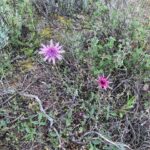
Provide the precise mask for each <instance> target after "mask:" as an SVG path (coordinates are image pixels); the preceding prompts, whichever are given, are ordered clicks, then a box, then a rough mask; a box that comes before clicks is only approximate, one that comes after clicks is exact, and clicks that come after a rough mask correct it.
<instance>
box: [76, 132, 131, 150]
mask: <svg viewBox="0 0 150 150" xmlns="http://www.w3.org/2000/svg"><path fill="white" fill-rule="evenodd" d="M91 134H96V135H98V136H99V137H101V138H102V139H103V140H105V141H106V142H108V143H110V144H112V145H114V146H116V147H117V148H119V149H120V147H121V146H123V147H126V148H128V149H129V150H132V149H131V148H130V147H129V146H128V145H126V144H122V143H119V142H113V141H111V140H109V139H108V138H106V137H105V136H104V135H102V134H101V133H99V132H96V131H90V132H86V133H85V134H84V135H83V136H82V137H81V138H80V139H79V140H78V141H77V142H79V141H81V140H82V139H83V138H84V137H85V136H88V135H91Z"/></svg>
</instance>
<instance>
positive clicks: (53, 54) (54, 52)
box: [47, 48, 58, 57]
mask: <svg viewBox="0 0 150 150" xmlns="http://www.w3.org/2000/svg"><path fill="white" fill-rule="evenodd" d="M57 54H58V52H57V50H56V49H55V48H49V50H48V52H47V55H48V56H50V57H56V56H57Z"/></svg>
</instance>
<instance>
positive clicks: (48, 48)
mask: <svg viewBox="0 0 150 150" xmlns="http://www.w3.org/2000/svg"><path fill="white" fill-rule="evenodd" d="M41 46H42V47H41V48H40V52H39V54H41V55H43V56H44V61H47V60H48V62H51V61H52V63H53V64H54V65H55V62H56V59H58V60H62V58H63V57H62V53H64V52H65V51H64V50H62V46H60V45H59V43H56V44H54V43H53V40H51V41H50V43H49V44H48V45H44V44H41Z"/></svg>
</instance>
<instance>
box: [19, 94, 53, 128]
mask: <svg viewBox="0 0 150 150" xmlns="http://www.w3.org/2000/svg"><path fill="white" fill-rule="evenodd" d="M19 95H21V96H24V97H29V98H32V99H35V100H36V102H37V103H38V104H39V107H40V111H41V112H42V113H43V114H44V115H45V117H46V118H47V119H48V121H49V122H50V126H52V125H53V122H54V121H53V118H51V117H50V116H49V115H47V113H46V112H45V110H44V108H43V106H42V102H41V100H40V99H39V98H38V96H36V95H32V94H27V93H22V92H21V93H19Z"/></svg>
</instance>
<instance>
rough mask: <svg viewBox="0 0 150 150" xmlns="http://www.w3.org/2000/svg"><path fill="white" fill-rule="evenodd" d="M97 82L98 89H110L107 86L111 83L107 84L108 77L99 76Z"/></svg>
mask: <svg viewBox="0 0 150 150" xmlns="http://www.w3.org/2000/svg"><path fill="white" fill-rule="evenodd" d="M97 82H98V85H99V87H100V88H102V89H104V90H106V89H107V88H110V87H109V84H110V83H111V82H109V80H108V77H104V76H99V77H98V81H97Z"/></svg>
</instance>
